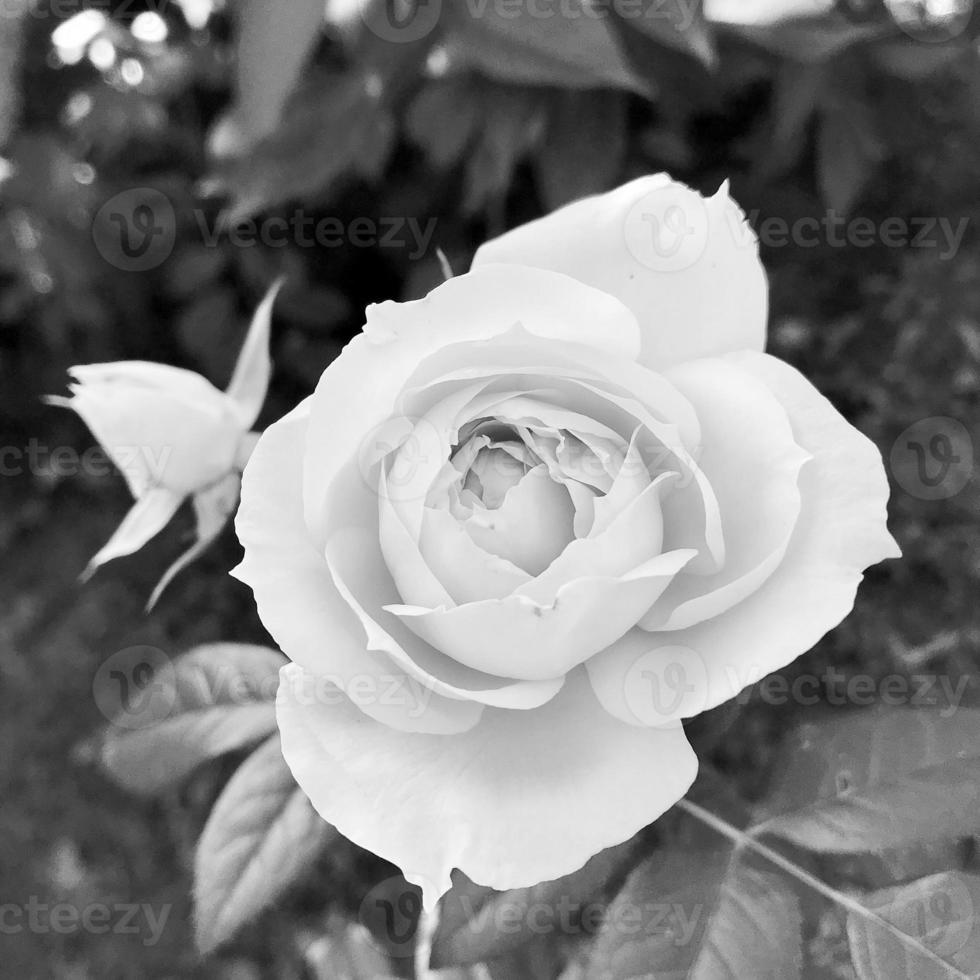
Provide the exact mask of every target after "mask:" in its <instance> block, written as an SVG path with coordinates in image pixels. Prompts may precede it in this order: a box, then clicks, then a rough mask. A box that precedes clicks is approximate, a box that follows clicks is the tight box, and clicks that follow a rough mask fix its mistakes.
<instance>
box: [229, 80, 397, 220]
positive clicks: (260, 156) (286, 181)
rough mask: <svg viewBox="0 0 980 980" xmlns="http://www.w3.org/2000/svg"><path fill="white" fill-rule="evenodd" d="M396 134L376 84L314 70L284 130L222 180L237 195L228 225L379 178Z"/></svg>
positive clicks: (286, 114) (294, 102) (287, 116)
mask: <svg viewBox="0 0 980 980" xmlns="http://www.w3.org/2000/svg"><path fill="white" fill-rule="evenodd" d="M394 133H395V125H394V119H393V117H392V115H391V112H390V111H389V110H388V109H387V108H386V106H385V105H384V103H383V101H382V99H381V92H379V90H378V89H377V86H376V82H375V81H374V80H372V79H371V78H369V77H367V76H366V75H365V74H362V73H360V72H345V73H332V72H327V71H318V72H314V73H312V74H311V77H310V78H309V79H308V80H307V81H306V83H305V84H304V85H303V86H302V87H301V88H300V90H299V91H298V92H297V93H296V95H295V97H294V98H293V99H292V100H291V102H290V103H289V104H288V105H287V106H286V109H285V112H284V114H283V118H282V122H281V123H280V125H279V127H278V128H277V129H276V130H275V131H274V132H273V133H272V134H271V135H269V136H268V137H267V138H266V139H264V140H263V141H262V142H261V143H259V144H258V145H257V146H256V147H255V149H254V150H253V151H252V152H250V153H249V154H248V155H247V156H246V157H244V158H242V159H241V160H238V161H235V162H233V163H231V164H230V166H229V168H228V170H227V172H226V173H225V174H224V175H223V176H222V177H220V178H219V179H220V182H221V184H222V185H226V186H227V187H228V188H229V190H230V191H231V193H232V196H233V203H232V206H231V209H230V211H229V213H228V214H227V216H226V221H227V223H228V224H229V225H234V224H236V223H238V222H240V221H244V220H245V219H247V218H249V217H250V216H251V215H253V214H256V213H257V212H259V211H262V210H264V209H266V208H269V207H271V206H273V205H275V204H281V203H282V202H284V201H290V200H310V199H314V200H315V199H319V198H321V197H322V196H324V195H325V194H326V193H327V192H328V191H329V190H330V188H331V187H332V186H333V184H334V183H335V182H336V181H337V180H338V179H340V178H341V177H343V176H345V175H347V174H351V173H359V174H362V175H364V176H369V177H371V176H376V175H377V174H379V173H380V172H381V170H382V169H383V167H384V165H385V163H386V162H387V159H388V155H389V154H390V152H391V149H392V147H393V144H394Z"/></svg>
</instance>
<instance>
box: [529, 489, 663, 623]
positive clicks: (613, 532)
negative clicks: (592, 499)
mask: <svg viewBox="0 0 980 980" xmlns="http://www.w3.org/2000/svg"><path fill="white" fill-rule="evenodd" d="M676 479H677V474H676V473H663V474H661V475H660V476H659V477H657V479H656V480H654V481H653V482H652V483H650V482H649V481H648V482H647V486H646V489H645V490H642V491H641V492H640V493H639V494H637V496H636V497H634V498H633V500H632V501H630V503H629V504H627V505H626V506H624V507H623V509H622V510H621V511H620V512H619V513H618V514H617V515H616V517H615V518H614V519H613V520H612V521H611V522H610V523H609V524H608V525H605V526H603V527H601V528H599V529H597V530H595V529H594V530H593V531H592V532H591V533H590V534H589V535H588V537H584V538H579V539H578V540H576V541H573V542H572V543H571V544H570V545H569V546H568V547H567V548H566V549H565V550H564V551H563V552H562V553H561V554H560V555H559V556H558V557H557V558H556V559H555V560H554V561H553V562H552V563H551V564H550V565H549V566H548V568H547V569H546V570H545V571H544V572H542V573H541V574H540V575H539V576H538V577H537V578H535V579H533V580H532V581H530V582H528V583H527V584H526V585H522V586H521V587H520V588H518V589H517V591H516V593H515V594H516V595H523V596H527V597H528V598H529V599H533V600H534V601H535V602H540V603H542V604H545V603H548V602H552V601H554V598H555V596H556V595H557V594H558V591H559V589H561V588H562V587H563V586H565V585H567V584H568V583H570V582H574V581H575V580H576V579H579V578H597V577H599V576H603V577H605V576H609V577H615V576H617V575H625V574H626V573H627V572H628V571H629V570H630V569H631V568H636V567H637V566H638V565H641V564H642V563H643V562H645V561H649V560H650V559H651V558H655V557H656V556H657V555H659V554H660V546H661V544H662V543H663V532H664V523H663V512H662V510H661V507H660V495H661V494H662V493H663V492H664V490H665V489H666V488H667V487H668V486H669V485H670V484H671V483H673V482H674V481H675V480H676ZM598 503H599V501H597V502H596V506H597V507H598Z"/></svg>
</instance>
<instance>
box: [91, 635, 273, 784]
mask: <svg viewBox="0 0 980 980" xmlns="http://www.w3.org/2000/svg"><path fill="white" fill-rule="evenodd" d="M285 662H286V658H285V657H284V656H283V655H282V654H281V653H279V652H278V651H277V650H270V649H269V648H267V647H261V646H255V645H252V644H246V643H211V644H207V645H204V646H200V647H196V648H194V649H193V650H190V651H189V652H187V653H185V654H184V655H183V656H182V657H178V658H177V659H176V660H175V661H174V662H173V664H172V669H168V670H165V671H161V672H159V673H158V674H157V675H156V676H155V677H154V678H153V680H151V681H150V682H149V683H150V684H152V685H153V692H154V703H155V704H157V705H160V704H162V705H164V706H165V708H166V711H165V714H164V716H163V717H160V718H159V719H158V720H157V719H156V718H154V720H153V723H152V724H149V725H148V726H134V725H133V723H132V718H131V717H127V718H126V719H125V724H118V725H110V726H109V727H108V729H106V731H105V732H104V733H103V735H102V737H101V744H100V746H99V750H98V751H99V756H100V761H101V764H102V766H103V768H104V769H105V770H106V772H108V774H109V775H110V776H111V777H112V778H113V779H114V780H115V781H116V782H118V783H119V784H120V785H122V786H123V787H125V788H126V789H129V790H131V791H133V792H137V793H146V794H153V793H158V792H160V791H161V790H163V789H166V788H167V787H169V786H172V785H174V784H175V783H178V782H179V781H180V780H182V779H184V778H185V777H186V776H188V775H189V774H190V773H191V772H192V771H193V770H194V769H196V768H197V767H198V766H199V765H201V764H202V763H203V762H206V761H207V760H208V759H213V758H216V757H217V756H219V755H223V754H224V753H226V752H232V751H235V750H236V749H241V748H244V747H246V746H248V745H252V744H254V743H255V742H257V741H259V740H260V739H262V738H264V737H265V736H267V735H268V734H269V733H270V732H273V731H275V728H276V717H275V704H274V700H273V699H274V697H275V692H276V689H277V684H278V677H279V668H280V667H282V665H283V664H284V663H285Z"/></svg>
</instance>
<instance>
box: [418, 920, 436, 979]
mask: <svg viewBox="0 0 980 980" xmlns="http://www.w3.org/2000/svg"><path fill="white" fill-rule="evenodd" d="M438 927H439V906H438V905H437V906H436V907H435V908H434V909H432V910H431V911H428V910H426V909H425V908H424V907H423V909H422V911H421V912H420V913H419V924H418V926H416V931H415V980H435V977H436V971H435V970H432V969H430V967H429V960H430V959H431V958H432V940H433V939H434V938H435V934H436V929H437V928H438Z"/></svg>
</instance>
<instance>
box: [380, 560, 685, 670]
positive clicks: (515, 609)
mask: <svg viewBox="0 0 980 980" xmlns="http://www.w3.org/2000/svg"><path fill="white" fill-rule="evenodd" d="M694 554H695V553H694V551H693V550H687V551H675V552H671V553H670V554H663V555H659V556H657V557H656V558H653V559H651V560H650V561H648V562H645V563H644V564H643V565H641V566H640V567H639V568H635V569H633V570H632V571H630V572H629V573H627V574H626V575H623V576H620V577H618V578H598V577H589V578H579V579H576V580H575V581H573V582H570V583H568V585H565V586H563V587H562V588H560V589H559V590H558V594H557V596H556V597H555V599H554V601H553V602H552V603H551V604H549V605H542V604H540V603H537V602H534V601H533V600H531V599H528V598H527V597H525V596H518V595H512V596H507V597H506V598H504V599H488V600H485V601H483V602H471V603H468V604H467V605H465V606H456V607H455V608H453V609H422V608H420V607H418V606H405V605H398V604H392V605H389V606H386V607H385V608H386V609H388V610H389V611H390V612H393V613H394V614H395V615H396V616H399V617H400V618H401V619H403V620H404V622H405V624H406V625H407V626H408V627H409V628H410V629H411V630H412V631H413V632H414V633H416V634H418V635H419V636H420V637H422V639H424V640H426V641H428V642H429V643H430V644H431V645H432V646H434V647H435V648H436V649H437V650H445V651H448V652H451V653H452V656H453V657H454V658H455V659H457V660H459V661H460V662H462V663H464V664H467V665H468V666H470V667H472V668H474V670H481V671H484V672H486V673H488V674H498V675H500V676H502V677H514V678H518V679H520V680H544V679H548V678H554V677H560V676H562V675H563V674H565V673H567V672H568V671H569V670H571V669H572V668H573V667H575V666H577V665H578V664H580V663H582V662H583V661H584V660H586V659H587V658H588V657H591V656H592V655H593V654H595V653H598V651H600V650H602V649H604V648H605V647H607V646H609V644H610V643H612V642H613V641H614V640H615V639H616V638H617V637H619V636H622V635H623V633H625V632H626V631H627V630H628V629H629V628H630V627H631V626H633V624H634V623H636V621H637V620H638V619H639V618H640V616H642V615H643V612H644V611H645V610H647V609H649V608H650V606H652V605H653V603H654V602H655V601H656V599H657V596H659V595H660V594H661V593H662V592H663V590H664V589H665V588H666V587H667V585H668V584H669V583H670V581H671V579H672V578H673V577H674V576H675V575H676V574H677V572H678V571H680V569H681V568H683V567H684V565H685V564H686V563H687V562H689V561H690V560H691V559H692V558H693V557H694Z"/></svg>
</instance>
